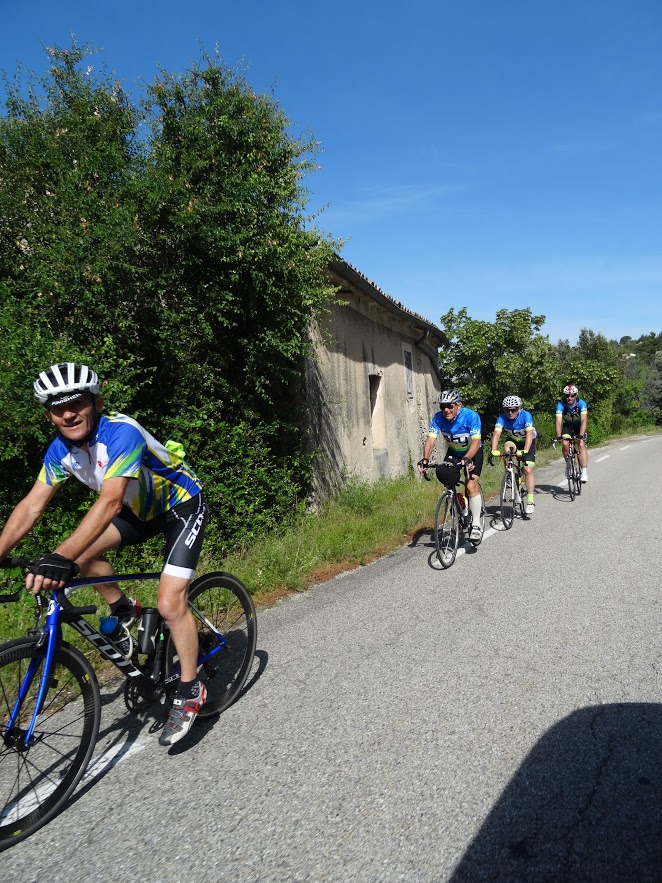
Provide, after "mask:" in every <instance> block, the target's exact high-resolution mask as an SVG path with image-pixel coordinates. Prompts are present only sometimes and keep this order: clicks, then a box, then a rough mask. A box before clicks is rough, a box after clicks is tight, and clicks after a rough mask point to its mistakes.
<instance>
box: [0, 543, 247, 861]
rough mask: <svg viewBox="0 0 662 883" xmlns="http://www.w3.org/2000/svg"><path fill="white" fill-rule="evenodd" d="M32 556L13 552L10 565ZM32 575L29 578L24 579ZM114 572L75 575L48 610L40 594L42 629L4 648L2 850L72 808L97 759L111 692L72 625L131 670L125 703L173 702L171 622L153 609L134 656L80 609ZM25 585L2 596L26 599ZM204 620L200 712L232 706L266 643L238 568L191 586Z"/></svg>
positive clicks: (175, 666)
mask: <svg viewBox="0 0 662 883" xmlns="http://www.w3.org/2000/svg"><path fill="white" fill-rule="evenodd" d="M31 564H32V562H31V561H29V560H27V559H25V558H10V559H7V560H6V561H5V562H3V564H2V567H5V568H22V569H26V568H29V567H30V566H31ZM159 577H160V574H159V573H138V574H126V575H120V576H113V577H112V580H113V581H117V582H123V581H128V580H150V579H156V580H157V579H159ZM21 580H22V577H21ZM108 581H109V579H108V577H99V578H93V579H82V578H81V579H74V580H72V581H71V582H70V583H69V584H68V586H66V587H65V588H64V589H60V590H58V591H57V592H53V593H52V595H51V596H50V599H49V601H48V604H47V609H46V612H44V601H45V600H46V599H45V597H44V596H42V595H35V601H36V612H35V623H34V627H33V628H31V629H30V630H29V631H28V634H27V636H25V637H22V638H17V639H15V640H13V641H9V642H8V643H6V644H3V645H2V646H0V851H2V850H4V849H7V848H8V847H10V846H12V845H13V844H14V843H18V842H19V841H20V840H23V839H25V838H26V837H28V836H29V835H30V834H33V833H34V832H35V831H37V830H38V829H39V828H41V827H42V826H43V825H45V824H46V823H47V822H49V821H50V820H51V819H52V818H53V817H54V816H55V815H56V814H57V813H58V812H59V811H60V810H61V809H62V808H63V806H64V804H65V803H66V801H67V800H68V798H69V797H70V795H71V794H72V793H73V791H74V789H75V788H76V785H77V784H78V782H79V781H80V779H81V777H82V775H83V773H84V772H85V769H86V767H87V765H88V763H89V761H90V758H91V757H92V752H93V750H94V746H95V743H96V739H97V734H98V731H99V721H100V716H101V697H100V693H99V683H98V680H97V677H96V675H95V673H94V670H93V668H92V666H91V665H90V663H89V662H88V660H87V659H86V658H85V656H84V654H83V653H82V652H81V651H80V650H79V649H77V648H76V647H74V646H72V645H71V644H69V643H68V642H67V641H65V640H63V637H62V624H63V623H67V624H68V625H69V626H71V628H73V629H74V630H75V631H76V632H78V634H79V635H82V636H83V637H84V638H85V639H86V640H87V641H89V642H90V644H92V645H93V647H95V649H96V650H98V651H99V653H100V654H101V656H102V657H103V658H104V659H107V660H108V661H109V662H112V663H113V664H114V665H115V666H116V667H117V668H118V669H119V671H120V672H121V673H122V675H123V676H124V677H125V678H126V685H125V692H124V701H125V704H126V707H127V708H128V709H129V711H132V712H142V711H144V710H146V709H147V708H148V707H149V706H150V705H151V704H152V703H154V702H160V703H162V704H167V703H169V702H170V701H172V697H173V695H174V692H175V689H176V684H177V680H178V678H179V660H178V657H177V654H176V652H175V646H174V642H173V640H172V636H171V634H170V631H169V629H168V626H167V624H166V623H165V621H164V620H163V619H162V618H161V616H159V614H158V611H157V610H156V609H155V608H145V609H143V611H142V619H141V622H140V626H139V629H138V632H137V642H136V644H135V647H134V650H133V653H132V656H131V658H130V659H126V658H125V657H124V656H123V655H122V654H121V653H120V652H119V650H118V648H117V647H116V646H115V645H114V644H113V643H112V642H111V641H110V639H109V638H108V637H107V636H104V635H102V634H100V633H99V632H98V631H96V629H95V628H94V627H93V626H92V625H91V624H90V623H89V622H88V621H87V620H86V619H85V618H84V617H85V616H86V615H88V614H93V613H96V607H95V606H94V605H91V606H86V607H74V606H73V605H72V604H71V602H70V601H69V599H68V596H69V595H70V594H71V593H72V592H73V591H74V590H75V589H78V588H80V587H82V586H91V585H95V584H98V583H104V582H105V583H107V582H108ZM20 596H21V591H17V592H14V593H13V594H11V595H4V596H0V602H1V603H8V602H11V601H17V600H18V599H19V598H20ZM188 603H189V607H190V609H191V612H192V613H193V616H194V617H195V620H196V622H197V626H198V637H199V656H198V672H199V673H200V676H201V677H202V679H203V680H204V681H205V683H206V685H207V700H206V702H205V704H204V705H203V706H202V708H201V710H200V713H199V717H201V718H202V717H208V716H210V715H213V714H218V713H219V712H221V711H223V710H224V709H226V708H227V707H228V706H229V705H230V704H231V703H232V702H234V701H235V699H236V698H237V697H238V696H239V694H240V692H241V690H242V689H243V687H244V685H245V684H246V681H247V679H248V675H249V673H250V670H251V666H252V664H253V660H254V656H255V648H256V644H257V621H256V616H255V607H254V605H253V600H252V598H251V595H250V593H249V591H248V589H247V588H246V587H245V586H244V585H243V583H242V582H241V581H240V580H238V579H237V577H235V576H232V574H229V573H222V572H216V573H208V574H205V575H204V576H200V577H198V578H197V579H195V580H194V581H193V582H192V583H191V586H190V589H189V598H188Z"/></svg>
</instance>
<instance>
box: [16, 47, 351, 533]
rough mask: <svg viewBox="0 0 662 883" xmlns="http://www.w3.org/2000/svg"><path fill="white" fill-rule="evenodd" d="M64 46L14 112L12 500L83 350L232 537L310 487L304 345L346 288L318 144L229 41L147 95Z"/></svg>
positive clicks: (272, 517) (107, 391) (116, 400)
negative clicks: (224, 51)
mask: <svg viewBox="0 0 662 883" xmlns="http://www.w3.org/2000/svg"><path fill="white" fill-rule="evenodd" d="M48 51H49V57H50V65H51V66H50V69H49V71H48V73H47V74H46V75H44V76H43V77H41V78H38V77H35V76H34V75H28V80H27V85H26V84H25V83H24V82H23V79H22V78H21V77H17V78H16V79H15V80H14V82H13V84H10V83H8V84H7V92H8V100H7V104H6V113H5V115H4V116H3V117H2V118H0V179H1V181H2V187H1V188H0V328H2V330H3V333H4V335H5V346H4V348H3V354H2V356H0V403H2V404H3V405H4V409H3V413H4V414H9V413H11V414H12V420H11V421H6V420H3V421H2V424H1V425H0V458H3V459H5V460H6V461H7V465H8V466H9V467H10V468H11V470H12V474H13V475H15V476H17V482H16V483H14V484H13V485H12V486H11V487H9V486H6V487H5V489H4V490H0V509H2V510H3V514H5V515H6V512H7V510H8V508H9V506H10V505H11V504H12V503H14V502H15V501H16V499H17V497H18V495H19V494H20V493H22V492H23V491H24V490H25V487H20V486H19V485H20V480H21V479H20V477H22V476H26V479H25V480H26V483H29V482H30V481H31V480H32V478H33V477H34V474H35V469H36V467H37V464H38V462H39V460H40V457H41V454H42V452H43V446H44V444H45V442H46V438H47V437H48V433H47V432H45V431H44V429H45V424H44V423H43V418H41V417H40V415H39V412H38V409H36V408H35V407H34V400H33V399H32V398H31V390H30V380H31V379H32V378H33V377H34V376H35V374H36V372H37V370H39V369H41V368H42V367H44V366H45V365H48V364H50V363H51V362H53V361H59V360H67V359H74V360H78V361H83V362H86V363H87V364H91V365H93V366H94V367H95V369H96V370H97V371H98V372H99V374H100V376H101V377H103V378H107V383H106V385H105V386H104V390H103V392H104V396H105V398H106V400H107V404H108V406H109V407H110V408H111V409H116V410H126V411H127V412H128V413H130V414H132V415H133V416H136V417H137V418H138V419H139V420H141V421H143V422H144V423H145V425H146V426H147V427H148V428H149V429H150V430H151V431H153V432H155V434H157V435H160V436H161V437H168V436H175V437H177V439H178V440H180V441H182V442H183V443H184V444H185V447H186V449H187V455H188V456H189V458H190V460H191V462H192V464H193V465H194V467H195V468H196V469H197V471H198V472H199V473H200V474H201V476H202V478H203V481H204V483H205V488H206V491H207V493H208V496H209V498H210V502H211V508H212V511H213V513H214V515H215V519H214V520H213V522H212V524H211V525H210V531H209V537H210V539H209V543H208V547H210V548H212V549H213V548H216V549H217V550H222V548H225V547H226V546H227V545H228V544H229V543H231V542H237V541H240V539H241V537H245V536H247V535H251V534H253V533H257V532H260V531H261V530H264V529H266V528H267V527H268V526H271V525H273V524H275V523H278V522H279V521H282V519H283V517H285V515H286V514H287V513H288V512H291V511H292V509H293V507H295V508H296V505H297V500H298V499H300V497H301V495H302V493H303V489H304V488H305V478H306V464H307V454H306V438H305V434H304V433H303V432H302V431H301V428H302V425H303V423H304V420H303V416H304V415H303V413H302V408H303V404H302V397H301V396H300V395H299V394H298V385H299V383H300V378H301V376H302V372H301V358H302V356H303V355H304V354H305V353H307V352H308V347H309V338H308V331H307V329H308V325H309V322H310V321H311V319H313V317H314V316H315V315H316V314H318V313H319V312H320V311H322V310H324V309H325V308H326V305H327V304H328V302H329V299H330V298H331V297H332V296H333V290H332V289H331V287H330V285H329V282H328V274H327V267H328V263H329V260H330V258H331V255H332V253H333V248H334V243H332V242H331V241H330V240H328V239H327V238H325V237H324V236H323V235H321V234H320V233H319V232H317V231H316V230H315V229H314V228H313V227H312V226H311V225H312V222H313V220H314V219H312V218H310V217H308V216H307V215H306V214H305V206H306V202H307V192H306V190H305V188H304V186H303V178H304V176H305V175H306V174H307V173H309V172H310V171H312V170H313V168H314V167H315V166H314V162H313V157H314V154H315V151H316V144H315V142H313V140H312V138H311V137H310V136H305V137H304V136H302V137H294V136H292V135H291V133H290V123H289V120H288V119H287V118H286V116H285V115H284V113H283V112H282V110H281V109H280V107H279V106H278V103H277V102H276V101H275V100H274V98H273V97H272V96H264V95H256V94H255V93H254V92H253V90H252V89H251V88H250V86H249V85H248V84H247V83H246V81H245V80H244V78H243V77H242V76H241V75H240V74H237V73H235V72H233V71H230V70H228V69H227V68H226V67H224V65H223V64H222V62H221V60H220V58H219V57H218V55H214V56H213V57H210V56H208V55H206V54H203V56H202V58H201V60H200V62H199V63H195V64H193V65H192V66H191V68H190V70H189V71H188V72H187V73H185V74H184V75H182V76H176V75H173V74H170V73H168V72H166V71H164V70H161V71H160V72H159V73H158V75H157V77H156V78H155V80H154V82H153V84H152V85H151V86H149V87H148V89H147V92H146V94H145V96H144V98H143V100H142V101H141V102H140V103H139V104H133V103H132V102H131V101H130V100H129V98H128V97H127V95H126V94H125V93H124V91H123V90H122V87H121V85H120V84H119V83H118V82H117V80H116V78H115V77H112V76H110V75H108V74H107V73H106V72H105V70H104V68H103V67H102V68H101V69H100V70H99V71H96V70H95V69H94V67H93V66H92V65H91V64H89V63H88V61H89V56H90V55H91V50H90V49H88V48H80V47H78V46H77V45H76V44H75V43H74V44H73V45H72V46H70V47H68V48H64V49H60V48H55V49H50V50H48ZM69 484H71V483H69ZM79 506H80V501H79V500H78V499H76V495H75V493H74V494H73V495H72V501H71V504H70V513H69V514H70V519H69V523H73V519H74V518H75V517H79V514H78V513H77V512H76V510H77V508H78V507H79ZM58 529H60V528H58ZM61 529H64V526H61Z"/></svg>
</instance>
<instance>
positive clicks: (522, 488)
mask: <svg viewBox="0 0 662 883" xmlns="http://www.w3.org/2000/svg"><path fill="white" fill-rule="evenodd" d="M526 500H527V492H526V481H525V479H524V475H523V474H522V473H521V472H520V473H518V475H517V501H518V503H519V514H520V515H521V516H522V518H528V517H529V516H528V515H527V514H526Z"/></svg>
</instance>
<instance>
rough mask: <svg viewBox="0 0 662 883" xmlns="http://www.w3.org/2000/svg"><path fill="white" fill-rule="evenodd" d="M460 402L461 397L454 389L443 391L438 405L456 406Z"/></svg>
mask: <svg viewBox="0 0 662 883" xmlns="http://www.w3.org/2000/svg"><path fill="white" fill-rule="evenodd" d="M461 401H462V396H461V395H460V393H459V392H458V391H457V390H456V389H445V390H444V391H443V392H442V393H441V395H440V396H439V404H440V405H456V404H457V403H458V402H461Z"/></svg>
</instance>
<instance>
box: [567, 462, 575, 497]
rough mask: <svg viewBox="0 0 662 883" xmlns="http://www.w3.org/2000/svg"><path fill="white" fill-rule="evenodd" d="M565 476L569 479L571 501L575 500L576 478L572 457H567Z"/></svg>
mask: <svg viewBox="0 0 662 883" xmlns="http://www.w3.org/2000/svg"><path fill="white" fill-rule="evenodd" d="M565 475H566V478H567V479H568V493H569V494H570V500H571V501H572V500H574V499H575V477H574V466H573V462H572V458H571V457H566V460H565Z"/></svg>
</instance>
